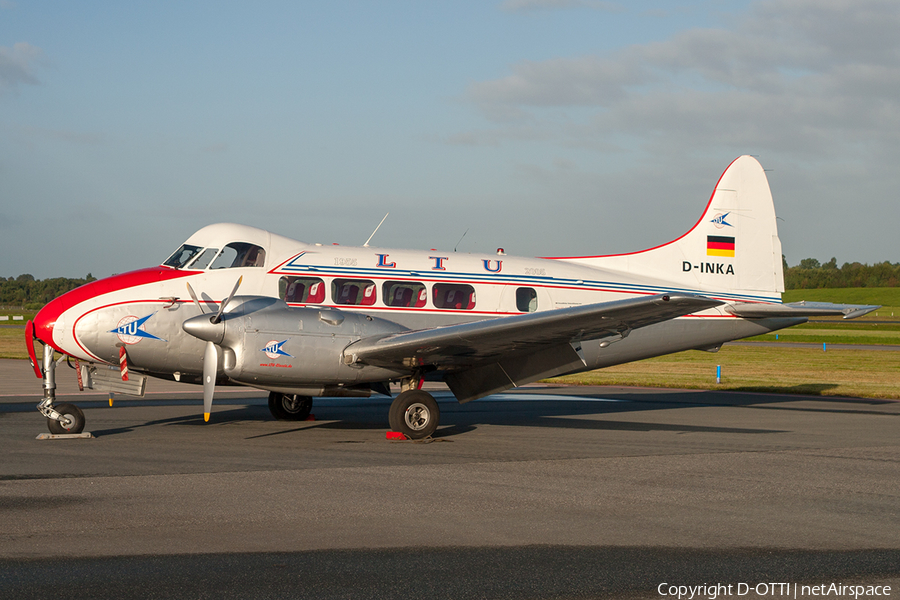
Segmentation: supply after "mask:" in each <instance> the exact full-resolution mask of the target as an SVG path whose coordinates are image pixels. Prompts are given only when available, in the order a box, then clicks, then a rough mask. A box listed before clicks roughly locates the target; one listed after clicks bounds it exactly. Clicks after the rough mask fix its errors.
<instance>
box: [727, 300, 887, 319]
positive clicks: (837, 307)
mask: <svg viewBox="0 0 900 600" xmlns="http://www.w3.org/2000/svg"><path fill="white" fill-rule="evenodd" d="M877 308H881V306H880V305H879V306H875V305H866V304H832V303H830V302H806V301H805V300H804V301H801V302H791V303H789V304H759V303H749V302H748V303H739V304H733V305H729V306H726V307H725V311H726V312H728V313H731V314H733V315H734V316H736V317H744V318H747V319H764V318H766V317H830V316H840V317H843V318H844V319H855V318H856V317H861V316H863V315H865V314H868V313H870V312H872V311H873V310H875V309H877Z"/></svg>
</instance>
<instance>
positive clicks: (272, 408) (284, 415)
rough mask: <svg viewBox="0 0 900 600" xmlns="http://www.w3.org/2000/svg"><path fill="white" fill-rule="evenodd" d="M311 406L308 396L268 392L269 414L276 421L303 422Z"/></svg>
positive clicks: (310, 399)
mask: <svg viewBox="0 0 900 600" xmlns="http://www.w3.org/2000/svg"><path fill="white" fill-rule="evenodd" d="M312 405H313V399H312V398H311V397H310V396H299V395H297V394H282V393H281V392H269V412H271V413H272V416H273V417H275V419H276V420H277V421H305V420H306V418H307V417H308V416H309V413H310V411H312Z"/></svg>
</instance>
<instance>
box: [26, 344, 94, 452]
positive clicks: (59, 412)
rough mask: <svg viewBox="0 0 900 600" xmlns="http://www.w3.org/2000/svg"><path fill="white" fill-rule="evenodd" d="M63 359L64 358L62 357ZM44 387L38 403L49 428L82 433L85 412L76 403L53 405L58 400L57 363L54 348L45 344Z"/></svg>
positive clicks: (53, 430)
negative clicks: (42, 396) (42, 395)
mask: <svg viewBox="0 0 900 600" xmlns="http://www.w3.org/2000/svg"><path fill="white" fill-rule="evenodd" d="M60 360H62V359H60ZM43 363H44V365H43V373H44V379H43V387H44V398H43V399H42V400H41V401H40V403H39V404H38V405H37V409H38V410H39V411H40V412H41V414H42V415H44V416H45V417H47V429H49V430H50V433H54V434H57V435H59V434H63V433H81V432H82V431H84V413H83V412H81V409H80V408H78V407H77V406H75V405H74V404H68V403H66V404H60V405H59V406H53V401H54V400H56V365H57V364H58V363H57V362H56V361H54V360H53V348H51V347H50V346H49V345H46V344H45V345H44V358H43Z"/></svg>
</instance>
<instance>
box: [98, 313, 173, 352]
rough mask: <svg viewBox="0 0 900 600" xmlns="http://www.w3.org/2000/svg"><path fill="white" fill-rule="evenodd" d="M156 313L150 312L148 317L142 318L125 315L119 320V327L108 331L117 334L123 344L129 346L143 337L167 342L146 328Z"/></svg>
mask: <svg viewBox="0 0 900 600" xmlns="http://www.w3.org/2000/svg"><path fill="white" fill-rule="evenodd" d="M155 314H156V313H150V314H149V315H147V316H146V317H141V318H137V317H136V316H134V315H129V316H127V317H123V318H122V320H121V321H119V323H118V325H117V327H116V328H115V329H110V330H109V332H108V333H114V334H116V335H117V336H118V337H119V340H120V341H121V342H122V343H123V344H128V345H129V346H130V345H132V344H137V343H138V342H140V341H141V340H143V339H150V340H159V341H161V342H165V341H166V340H164V339H162V338H161V337H156V336H155V335H153V334H152V333H147V330H146V329H144V325H145V324H146V323H147V320H148V319H149V318H150V317H152V316H153V315H155Z"/></svg>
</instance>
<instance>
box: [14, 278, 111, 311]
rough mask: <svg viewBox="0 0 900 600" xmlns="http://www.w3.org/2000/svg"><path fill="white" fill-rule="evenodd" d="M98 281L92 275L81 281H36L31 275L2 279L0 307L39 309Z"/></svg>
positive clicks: (56, 279)
mask: <svg viewBox="0 0 900 600" xmlns="http://www.w3.org/2000/svg"><path fill="white" fill-rule="evenodd" d="M96 280H97V278H96V277H94V276H93V275H91V274H90V273H88V274H87V277H84V278H81V279H70V278H68V277H54V278H52V279H35V278H34V277H33V276H32V275H29V274H24V275H19V276H18V277H9V278H6V279H4V278H3V277H0V305H2V306H17V307H22V308H26V309H39V308H41V307H42V306H43V305H45V304H47V303H48V302H50V301H51V300H53V299H54V298H56V297H57V296H61V295H62V294H65V293H66V292H68V291H71V290H74V289H75V288H77V287H78V286H80V285H84V284H85V283H89V282H91V281H96Z"/></svg>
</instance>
